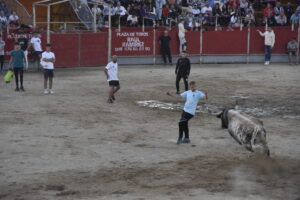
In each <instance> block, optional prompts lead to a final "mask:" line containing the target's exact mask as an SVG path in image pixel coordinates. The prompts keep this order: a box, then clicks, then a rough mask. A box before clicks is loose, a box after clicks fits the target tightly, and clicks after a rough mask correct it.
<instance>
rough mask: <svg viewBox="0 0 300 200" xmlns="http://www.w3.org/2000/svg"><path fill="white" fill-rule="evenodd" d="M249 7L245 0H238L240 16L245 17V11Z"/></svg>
mask: <svg viewBox="0 0 300 200" xmlns="http://www.w3.org/2000/svg"><path fill="white" fill-rule="evenodd" d="M248 7H249V3H248V1H247V0H240V9H241V15H242V16H246V10H247V8H248Z"/></svg>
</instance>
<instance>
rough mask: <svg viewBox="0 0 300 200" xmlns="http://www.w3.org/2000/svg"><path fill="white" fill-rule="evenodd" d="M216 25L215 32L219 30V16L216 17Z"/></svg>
mask: <svg viewBox="0 0 300 200" xmlns="http://www.w3.org/2000/svg"><path fill="white" fill-rule="evenodd" d="M215 23H216V25H215V31H217V30H218V16H216V21H215Z"/></svg>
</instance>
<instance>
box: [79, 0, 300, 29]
mask: <svg viewBox="0 0 300 200" xmlns="http://www.w3.org/2000/svg"><path fill="white" fill-rule="evenodd" d="M81 1H82V0H81ZM85 1H86V0H85ZM94 1H96V2H101V1H99V0H94ZM87 2H88V3H93V0H87ZM106 2H107V1H106ZM109 6H110V7H111V15H112V26H118V25H119V24H121V25H122V26H129V27H132V26H133V27H135V26H142V24H144V25H145V26H152V25H153V24H156V25H158V26H174V25H176V24H178V22H179V21H180V20H182V19H183V20H184V26H185V27H189V28H191V29H194V30H199V29H201V28H202V27H203V28H205V27H207V26H214V25H216V24H217V25H218V26H227V27H228V28H229V29H230V28H233V27H241V26H246V25H249V24H251V25H265V24H266V23H267V24H268V25H269V26H285V25H290V24H291V23H298V21H299V19H300V6H298V7H297V8H296V9H295V8H292V6H291V3H290V2H287V1H281V2H280V1H278V0H114V1H110V4H105V3H104V4H101V3H100V4H94V6H92V7H91V10H92V12H95V13H96V15H97V16H98V17H97V18H98V22H99V25H100V26H101V27H103V26H108V15H109ZM259 12H260V13H261V14H262V16H261V17H260V18H261V20H257V16H258V14H257V13H259Z"/></svg>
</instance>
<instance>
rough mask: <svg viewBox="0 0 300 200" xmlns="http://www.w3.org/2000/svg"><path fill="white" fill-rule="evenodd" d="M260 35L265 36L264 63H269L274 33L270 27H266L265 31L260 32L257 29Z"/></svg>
mask: <svg viewBox="0 0 300 200" xmlns="http://www.w3.org/2000/svg"><path fill="white" fill-rule="evenodd" d="M257 32H259V34H260V35H261V36H262V37H265V65H269V64H270V60H271V53H272V48H273V47H274V44H275V33H274V31H273V30H272V28H271V27H268V28H267V31H266V32H264V33H262V32H261V31H259V30H257Z"/></svg>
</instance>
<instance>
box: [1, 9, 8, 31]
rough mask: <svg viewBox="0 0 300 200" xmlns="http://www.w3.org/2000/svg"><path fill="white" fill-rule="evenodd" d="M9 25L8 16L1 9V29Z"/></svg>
mask: <svg viewBox="0 0 300 200" xmlns="http://www.w3.org/2000/svg"><path fill="white" fill-rule="evenodd" d="M6 26H7V18H6V17H5V16H4V13H3V11H0V30H3V29H5V28H6Z"/></svg>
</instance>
